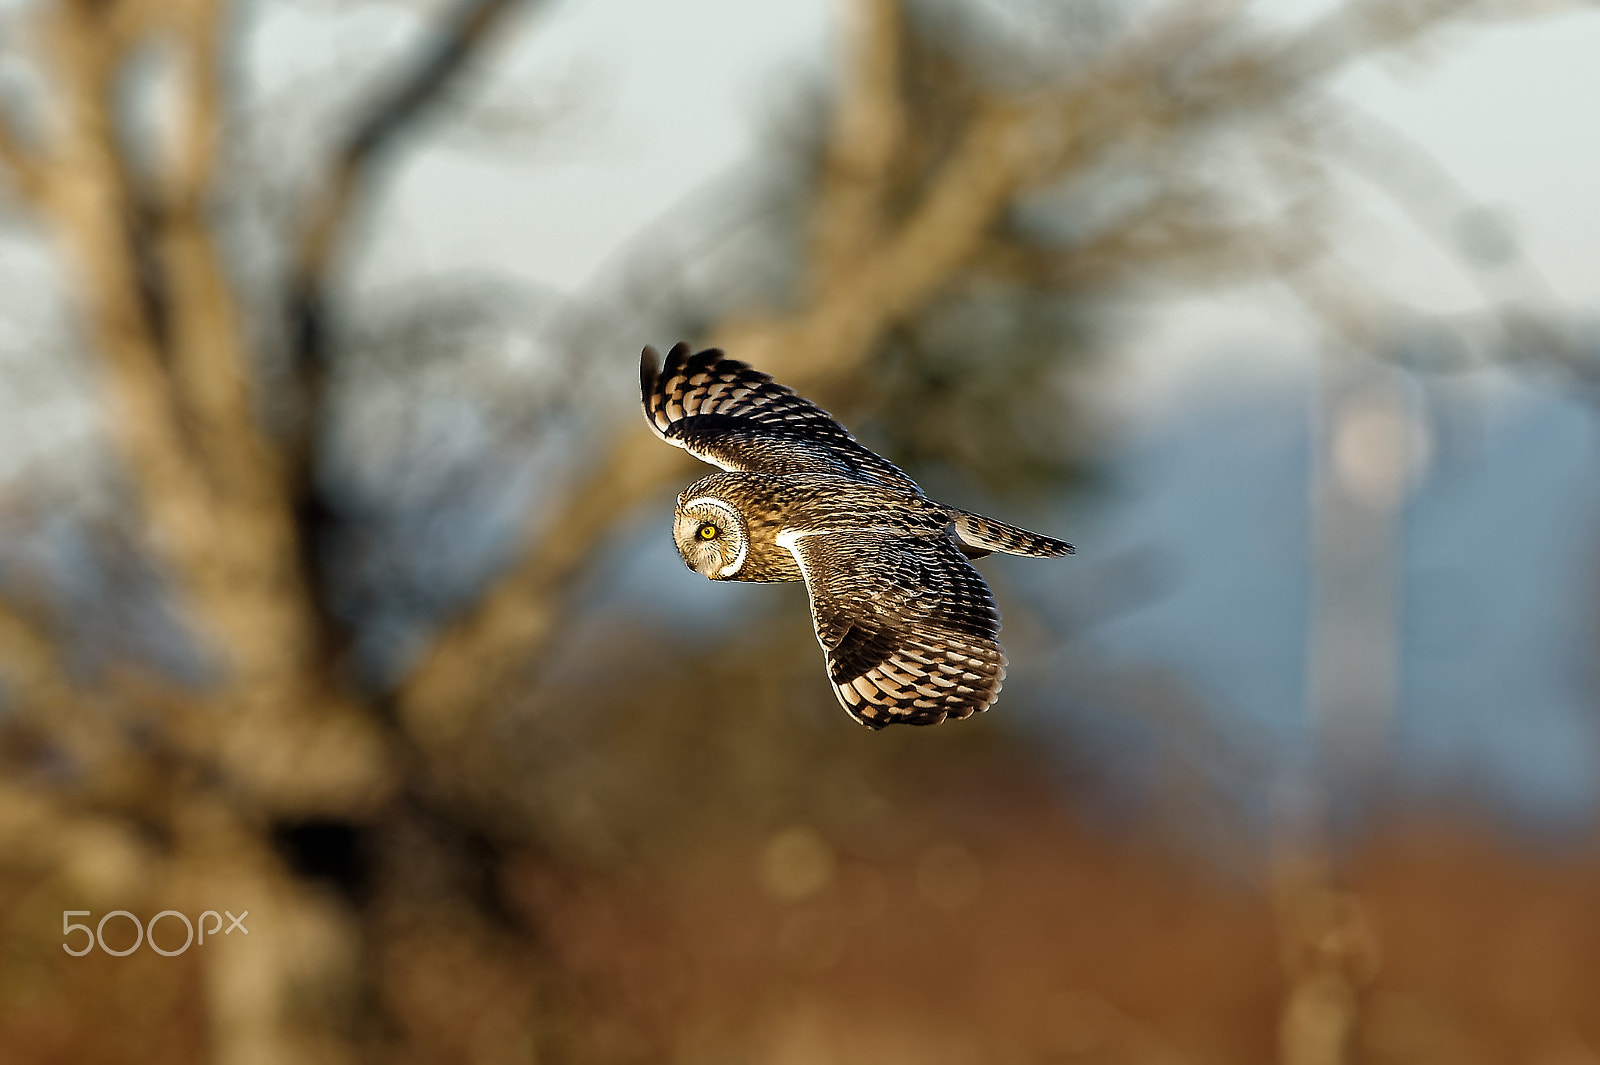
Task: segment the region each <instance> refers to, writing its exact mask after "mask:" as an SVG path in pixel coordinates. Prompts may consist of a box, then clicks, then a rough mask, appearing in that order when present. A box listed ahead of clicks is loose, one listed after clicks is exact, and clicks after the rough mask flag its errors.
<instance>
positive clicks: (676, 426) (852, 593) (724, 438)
mask: <svg viewBox="0 0 1600 1065" xmlns="http://www.w3.org/2000/svg"><path fill="white" fill-rule="evenodd" d="M639 378H640V383H641V385H642V387H643V392H644V413H645V418H646V419H647V420H648V421H649V423H650V428H651V429H652V430H653V431H654V432H655V434H656V435H657V436H659V437H660V438H661V439H663V440H665V441H666V442H667V443H669V444H672V445H674V446H676V447H681V448H683V449H684V450H685V451H687V452H689V454H691V455H693V456H694V457H695V458H698V459H701V460H702V461H705V462H709V463H711V464H713V465H715V466H720V467H721V468H722V471H723V472H721V473H713V474H711V475H710V476H709V477H704V478H702V479H700V480H698V481H696V482H695V483H694V484H692V485H690V486H689V487H688V488H686V489H684V490H683V492H682V493H681V494H680V495H679V496H678V508H677V513H676V514H675V515H674V518H673V531H672V535H673V539H674V540H676V541H677V544H678V553H679V554H681V555H682V556H683V560H684V562H685V563H686V564H688V566H689V568H690V569H692V570H694V571H695V572H696V573H700V574H703V575H704V576H707V577H710V578H711V579H712V580H714V581H715V580H734V581H799V580H803V581H805V582H806V590H807V591H808V592H810V593H811V617H812V620H813V621H814V622H815V623H816V628H817V640H818V641H819V642H820V643H821V644H822V650H823V653H824V654H825V655H826V656H827V660H828V678H829V680H831V681H832V682H833V690H834V693H835V694H836V695H838V697H839V702H840V703H842V704H843V705H844V708H845V710H846V711H848V712H849V714H850V716H851V717H853V718H855V719H856V720H857V721H859V722H861V723H862V724H863V725H866V726H867V727H869V728H875V729H876V728H882V727H883V726H885V725H890V724H893V723H895V722H901V723H904V724H908V725H932V724H936V723H938V722H940V721H943V720H944V719H945V718H947V717H952V718H962V717H966V716H968V715H969V714H971V713H973V712H974V711H977V710H987V709H988V708H989V706H990V704H991V703H993V702H994V700H995V696H997V695H998V694H1000V682H1001V680H1003V679H1004V677H1005V671H1006V657H1005V655H1004V654H1002V653H1001V651H1000V644H999V643H998V642H996V640H995V637H996V636H997V635H998V634H999V632H1000V611H999V610H997V609H996V608H995V604H994V597H993V596H992V595H990V594H989V586H988V585H986V584H985V583H984V582H983V578H982V577H980V576H979V575H978V571H977V570H975V569H973V568H972V564H971V563H970V562H968V561H967V560H968V559H969V558H981V557H983V556H984V555H987V554H989V553H990V552H992V551H1004V552H1007V553H1009V554H1013V555H1034V556H1037V557H1043V558H1054V557H1057V556H1060V555H1070V554H1072V552H1073V548H1072V545H1071V544H1069V543H1065V542H1063V541H1061V540H1053V539H1051V538H1050V537H1048V536H1039V535H1038V534H1036V533H1031V532H1025V531H1023V530H1022V529H1018V528H1015V527H1014V526H1011V525H1007V524H1005V523H1004V522H999V521H995V520H994V519H993V518H985V517H982V516H980V515H977V514H972V513H969V512H967V511H965V510H960V509H957V508H956V507H952V506H946V505H945V504H943V503H936V502H934V501H933V500H931V499H929V498H928V497H927V496H925V495H923V494H922V489H920V488H918V487H917V484H916V482H915V481H913V480H912V479H911V478H910V477H907V476H906V475H905V474H904V473H902V472H900V470H899V469H897V468H896V467H895V466H894V465H893V464H892V463H890V462H888V461H887V460H886V459H883V458H880V457H879V456H878V455H876V454H874V453H873V452H871V451H869V450H868V449H867V448H865V447H863V446H862V445H861V444H859V443H857V442H856V438H855V437H853V436H851V435H850V433H849V432H847V431H846V430H845V428H844V427H843V426H841V425H840V424H839V423H838V422H836V421H834V420H833V418H832V417H831V416H830V415H829V414H828V413H827V411H824V410H822V409H821V408H820V407H818V406H816V405H815V404H813V403H811V402H810V401H809V400H807V399H804V398H803V397H801V396H799V395H796V394H795V392H794V391H793V390H792V389H789V388H785V387H784V386H783V385H780V384H778V383H777V382H776V381H774V380H773V379H772V378H771V377H770V376H768V375H767V374H764V373H761V372H760V371H758V370H754V369H751V368H750V367H749V366H747V365H746V364H744V363H742V362H738V361H736V360H734V359H729V358H726V357H724V356H723V354H722V352H721V351H718V350H717V349H715V348H712V349H710V350H707V351H702V352H700V353H698V354H690V351H689V346H688V345H687V344H678V345H677V346H676V347H674V348H673V349H672V350H671V351H670V352H668V353H667V359H666V364H665V365H661V357H660V355H659V354H657V352H656V350H655V349H654V348H648V347H647V348H645V349H644V357H643V359H642V360H641V363H640V367H639Z"/></svg>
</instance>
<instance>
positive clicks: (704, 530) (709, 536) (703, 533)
mask: <svg viewBox="0 0 1600 1065" xmlns="http://www.w3.org/2000/svg"><path fill="white" fill-rule="evenodd" d="M717 532H718V529H717V527H716V526H715V525H712V524H711V523H710V522H706V523H705V524H704V525H702V526H700V539H702V540H715V539H716V538H717Z"/></svg>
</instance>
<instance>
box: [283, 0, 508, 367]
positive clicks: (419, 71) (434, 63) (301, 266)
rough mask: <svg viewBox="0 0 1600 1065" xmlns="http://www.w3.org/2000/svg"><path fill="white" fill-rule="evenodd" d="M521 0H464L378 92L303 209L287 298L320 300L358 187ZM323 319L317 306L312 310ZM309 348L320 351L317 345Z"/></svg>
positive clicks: (477, 52)
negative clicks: (422, 51)
mask: <svg viewBox="0 0 1600 1065" xmlns="http://www.w3.org/2000/svg"><path fill="white" fill-rule="evenodd" d="M520 2H522V0H463V2H462V3H460V4H459V5H458V6H457V7H456V8H455V9H454V10H453V11H452V12H451V13H450V15H449V16H448V17H447V18H446V20H445V24H444V25H443V26H442V27H440V29H439V30H438V32H437V34H436V35H434V39H433V40H431V41H430V42H429V45H428V48H427V51H426V53H425V54H424V55H422V56H421V57H419V58H418V59H417V60H415V61H414V62H413V63H412V65H411V66H410V67H409V68H408V69H407V70H406V71H405V72H404V73H403V74H402V75H401V76H400V77H399V78H398V79H396V81H395V83H394V84H393V85H392V86H390V87H389V89H387V90H386V91H385V92H383V93H382V94H381V95H380V96H379V98H378V100H377V102H376V103H375V104H374V105H373V107H372V108H371V110H370V111H368V112H367V114H366V116H365V117H364V118H363V119H362V120H361V121H359V122H358V123H356V125H355V128H354V129H353V130H352V131H351V133H350V135H349V136H348V137H346V138H345V141H344V143H343V144H342V145H341V146H340V147H339V148H338V149H337V151H336V152H335V153H334V157H333V164H332V167H331V169H330V171H329V174H328V176H327V177H326V178H325V179H324V180H323V181H322V182H321V183H320V185H319V188H320V189H321V192H320V194H319V195H318V197H317V199H316V200H315V202H313V203H312V205H311V207H310V208H309V210H308V211H307V214H306V222H305V225H304V227H303V228H302V229H301V231H300V236H299V240H298V241H297V243H296V247H295V253H294V259H293V266H292V271H293V273H292V275H291V285H290V289H291V293H292V298H293V299H295V300H296V301H297V302H299V303H301V304H302V305H303V304H304V303H305V302H306V301H308V300H320V290H321V286H322V284H323V281H324V278H325V277H326V275H327V272H328V268H329V265H330V261H331V259H332V256H333V253H334V250H335V249H336V248H337V247H338V246H339V237H340V236H341V234H342V233H343V231H344V227H345V226H346V225H347V224H348V220H349V216H350V213H351V209H352V207H353V205H354V200H355V196H356V193H357V192H358V190H359V189H360V188H361V187H362V186H363V185H364V183H365V182H366V180H367V177H368V174H369V172H370V170H371V169H372V167H373V166H374V165H375V164H376V163H377V161H378V160H379V159H380V158H381V157H382V155H383V153H384V150H385V149H386V148H388V146H389V145H390V144H392V143H393V142H394V140H395V138H396V137H398V136H400V135H401V134H402V133H403V132H405V131H406V130H407V129H408V128H410V127H411V126H412V125H414V124H415V123H416V122H417V121H418V120H420V119H421V118H422V117H423V116H424V115H426V113H427V110H428V108H429V107H430V106H432V105H434V104H436V103H437V102H438V100H439V99H440V98H441V97H442V96H443V94H444V92H445V90H447V89H448V88H449V86H450V84H451V83H452V82H453V81H455V79H456V78H458V77H459V76H460V75H461V74H462V72H463V71H465V70H466V69H467V68H468V66H470V64H471V63H472V62H473V61H474V60H475V59H476V58H477V56H478V54H479V53H480V52H481V51H482V49H483V46H484V45H485V44H486V43H487V42H488V40H489V39H490V37H491V36H492V34H493V31H494V30H495V29H496V28H498V27H499V26H500V24H501V23H502V21H503V20H504V19H505V18H506V17H507V16H508V15H509V14H510V12H511V11H512V10H514V9H515V8H516V7H517V5H518V4H519V3H520ZM317 317H320V311H318V312H317ZM306 346H309V347H311V348H312V349H313V351H312V354H313V356H316V355H318V354H320V351H319V350H318V349H320V344H319V343H312V344H310V345H306V343H305V340H304V338H302V347H306Z"/></svg>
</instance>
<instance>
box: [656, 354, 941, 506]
mask: <svg viewBox="0 0 1600 1065" xmlns="http://www.w3.org/2000/svg"><path fill="white" fill-rule="evenodd" d="M660 358H661V357H660V355H658V354H657V353H656V350H655V349H654V348H649V347H647V348H645V349H644V353H643V355H642V356H641V357H640V360H639V385H640V391H641V394H642V399H643V401H644V415H645V419H646V420H647V421H648V422H649V423H650V428H651V430H652V431H654V432H655V434H656V435H657V436H659V437H660V438H661V439H663V440H665V441H666V442H667V443H669V444H672V445H674V446H676V447H681V448H683V449H684V450H685V451H687V452H689V454H691V455H693V456H694V457H695V458H697V459H700V460H701V461H702V462H709V463H711V464H712V465H714V466H720V467H722V468H723V469H725V470H742V471H746V472H750V473H777V474H784V473H790V474H792V473H802V474H813V475H816V476H823V477H844V478H847V479H849V480H855V481H870V482H872V483H875V484H881V485H884V486H886V487H890V488H899V489H904V490H909V491H911V492H913V493H918V494H920V492H921V490H920V489H919V488H918V487H917V484H916V482H915V481H913V480H912V479H911V478H910V477H907V476H906V475H905V474H904V473H902V472H901V471H900V470H899V468H898V467H896V466H895V465H894V464H893V463H891V462H890V461H889V460H888V459H885V458H882V457H881V456H879V455H877V454H876V453H874V452H872V451H871V450H869V449H868V448H866V447H863V446H862V445H861V444H860V443H858V442H857V440H856V438H855V437H853V436H851V435H850V433H849V431H848V430H847V429H845V427H844V426H842V425H840V424H839V423H838V422H836V421H834V420H833V417H832V415H830V414H829V413H828V412H827V411H825V410H823V409H822V408H821V407H818V406H817V405H816V404H815V403H812V402H811V401H810V400H808V399H806V398H805V397H803V396H800V395H798V394H796V393H795V391H794V390H793V389H791V388H787V387H785V386H783V385H780V384H778V383H777V382H776V381H774V380H773V379H772V377H771V376H770V375H768V374H764V373H762V372H760V371H759V370H754V369H751V368H750V367H749V366H748V365H746V364H745V363H742V362H739V361H738V360H737V359H730V358H726V357H725V356H724V355H723V354H722V352H721V351H719V350H718V349H716V348H707V349H706V350H705V351H702V352H699V353H698V354H690V352H689V345H687V344H682V343H680V344H677V345H675V346H674V347H673V349H672V350H671V351H669V352H667V358H666V362H665V364H664V365H660V366H659V368H658V364H659V362H660Z"/></svg>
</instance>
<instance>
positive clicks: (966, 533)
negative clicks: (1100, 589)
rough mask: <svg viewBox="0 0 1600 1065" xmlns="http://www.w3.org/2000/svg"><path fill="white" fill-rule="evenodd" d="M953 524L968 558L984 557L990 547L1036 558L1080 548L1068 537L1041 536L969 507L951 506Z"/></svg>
mask: <svg viewBox="0 0 1600 1065" xmlns="http://www.w3.org/2000/svg"><path fill="white" fill-rule="evenodd" d="M950 510H951V512H952V515H953V516H952V517H951V519H950V523H951V525H952V526H953V527H954V528H955V531H956V539H957V540H958V541H959V543H960V547H961V549H962V551H963V552H965V553H966V555H967V556H968V557H969V558H982V557H983V556H984V555H987V554H989V553H990V552H991V551H1004V552H1005V553H1006V554H1008V555H1031V556H1033V557H1035V558H1059V557H1061V556H1062V555H1071V554H1076V553H1077V548H1075V547H1073V546H1072V545H1071V544H1069V543H1067V542H1066V541H1065V540H1057V539H1054V538H1052V537H1049V536H1040V535H1039V534H1038V533H1031V532H1029V531H1028V530H1026V529H1019V528H1017V527H1016V526H1015V525H1007V524H1006V523H1005V522H1003V521H996V520H995V519H993V518H986V517H984V516H983V515H982V514H973V513H972V512H970V511H966V510H957V509H956V508H955V507H951V508H950Z"/></svg>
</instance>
